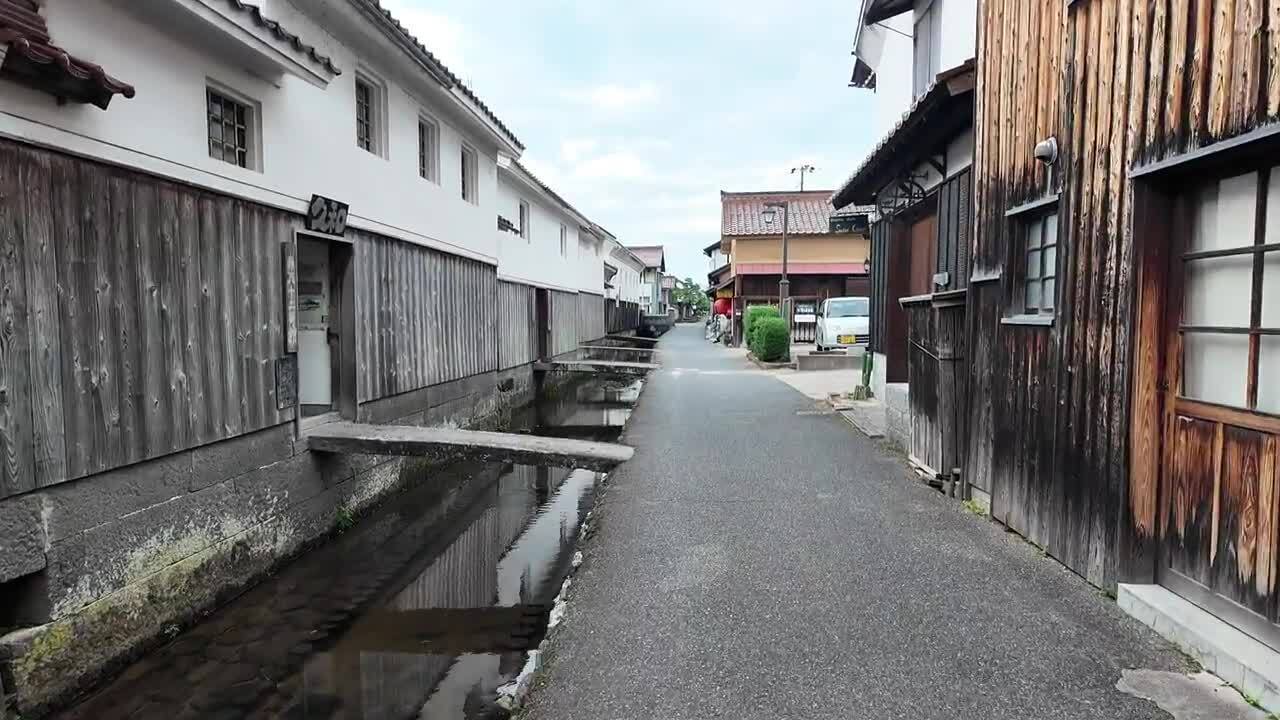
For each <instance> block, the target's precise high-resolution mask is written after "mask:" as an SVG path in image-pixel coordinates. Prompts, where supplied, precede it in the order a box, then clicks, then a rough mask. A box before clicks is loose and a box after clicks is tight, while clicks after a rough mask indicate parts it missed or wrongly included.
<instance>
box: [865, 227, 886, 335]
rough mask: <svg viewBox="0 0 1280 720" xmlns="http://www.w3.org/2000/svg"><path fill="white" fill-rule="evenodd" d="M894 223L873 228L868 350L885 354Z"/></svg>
mask: <svg viewBox="0 0 1280 720" xmlns="http://www.w3.org/2000/svg"><path fill="white" fill-rule="evenodd" d="M891 234H892V222H891V221H889V220H879V221H877V222H876V223H875V224H874V225H872V226H871V339H870V340H869V341H868V343H867V348H868V349H869V350H870V351H872V352H884V336H885V332H886V329H887V327H888V325H887V322H886V317H887V313H888V307H887V305H886V298H887V293H888V282H887V281H888V259H889V236H890V235H891Z"/></svg>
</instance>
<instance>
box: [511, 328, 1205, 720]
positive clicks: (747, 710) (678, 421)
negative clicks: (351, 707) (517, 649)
mask: <svg viewBox="0 0 1280 720" xmlns="http://www.w3.org/2000/svg"><path fill="white" fill-rule="evenodd" d="M660 347H661V349H662V350H663V364H664V368H663V370H662V371H660V372H657V373H655V374H653V375H652V376H651V378H650V382H649V384H648V386H647V387H646V388H645V390H644V393H643V395H642V396H641V400H640V404H639V407H638V408H637V410H636V412H635V414H634V415H633V417H632V419H631V421H630V424H629V427H628V430H627V433H626V436H625V437H624V442H627V443H628V444H631V445H634V446H636V448H637V452H636V455H635V457H634V458H633V459H632V460H631V461H630V462H628V463H626V464H625V465H623V466H622V467H621V468H619V469H618V470H617V471H616V472H615V473H614V474H613V476H612V478H611V480H610V482H609V485H608V487H607V489H606V490H605V492H604V493H603V496H602V499H601V502H600V505H599V507H598V509H597V511H596V522H597V523H598V529H597V531H596V533H595V534H594V536H593V537H592V538H591V540H590V541H589V542H588V544H587V545H586V547H585V555H586V562H585V564H584V565H583V567H582V569H581V570H580V571H579V573H578V575H577V577H576V579H575V581H574V587H573V589H572V591H571V594H570V603H569V609H568V615H567V617H566V620H565V622H564V624H563V625H561V626H560V627H559V628H557V629H556V631H555V632H554V633H553V635H552V640H551V643H550V650H549V653H548V663H547V666H546V668H545V670H544V675H543V677H542V678H541V679H540V681H539V684H538V689H536V690H535V692H534V693H533V695H532V697H531V698H530V704H529V706H528V709H527V715H526V717H529V718H534V719H535V720H578V719H582V720H587V719H590V720H615V719H616V720H623V719H629V718H637V719H639V718H644V719H645V720H650V719H654V718H659V719H664V720H677V719H683V718H688V719H690V720H693V719H698V720H703V719H705V718H831V717H847V718H911V719H912V720H918V719H921V718H946V719H947V720H956V719H957V718H973V719H975V720H978V719H981V720H988V719H990V718H1037V719H1038V718H1045V719H1046V720H1048V719H1053V720H1068V719H1076V718H1096V719H1098V720H1121V719H1129V718H1163V719H1167V718H1168V717H1169V716H1168V715H1166V714H1164V712H1163V711H1161V710H1159V709H1158V708H1157V707H1156V705H1154V704H1153V703H1151V702H1148V701H1146V700H1142V699H1138V698H1135V697H1132V696H1129V695H1126V694H1123V693H1121V692H1120V691H1118V690H1116V689H1115V683H1116V681H1117V680H1119V679H1120V676H1121V671H1122V670H1123V669H1126V668H1150V669H1154V670H1186V669H1187V661H1186V660H1185V659H1184V658H1183V657H1182V656H1181V655H1180V654H1179V653H1177V652H1176V651H1174V650H1173V649H1172V647H1171V646H1169V645H1168V644H1166V643H1165V642H1164V641H1163V640H1161V639H1159V638H1158V637H1157V636H1155V635H1154V634H1153V633H1151V632H1149V631H1148V630H1147V629H1146V628H1144V627H1142V626H1140V625H1138V624H1137V623H1135V622H1133V621H1132V620H1130V619H1129V618H1128V617H1127V616H1125V615H1123V614H1122V613H1121V612H1120V611H1119V610H1118V609H1117V608H1116V606H1115V604H1114V602H1112V601H1111V600H1109V599H1108V598H1107V597H1105V596H1104V595H1102V594H1100V593H1099V592H1098V591H1096V590H1095V589H1093V588H1091V587H1090V586H1089V585H1088V584H1086V583H1085V582H1084V581H1083V580H1081V579H1080V578H1079V577H1077V576H1076V575H1074V574H1072V573H1070V572H1069V571H1067V570H1065V569H1063V568H1062V567H1061V566H1060V565H1058V564H1057V563H1056V562H1054V561H1053V560H1051V559H1049V558H1047V557H1044V556H1042V555H1041V554H1040V553H1039V552H1038V551H1037V550H1036V549H1035V548H1034V547H1032V546H1030V545H1028V544H1026V543H1024V542H1023V541H1021V540H1020V539H1018V538H1017V537H1016V536H1014V535H1010V534H1007V533H1005V532H1003V531H1002V530H1001V528H1000V527H999V526H998V525H996V524H994V523H991V522H988V521H986V520H985V519H982V518H979V517H977V516H974V515H971V514H968V513H966V512H965V511H964V510H963V509H962V508H961V507H960V504H959V503H958V502H956V501H954V500H949V499H946V498H944V497H942V496H941V495H939V494H938V493H936V492H934V491H933V490H930V489H929V488H927V487H925V486H923V485H922V484H920V483H919V482H918V481H916V480H913V479H911V477H910V476H909V475H908V473H907V471H906V469H905V467H904V465H903V463H902V461H901V459H900V458H898V457H895V456H894V455H892V454H890V453H888V452H886V451H885V450H883V449H881V447H880V446H878V445H877V444H875V443H874V442H873V441H870V440H867V439H866V438H864V437H862V436H860V435H858V434H857V433H856V432H855V431H853V430H852V429H851V428H850V427H849V426H848V425H846V424H845V422H844V421H843V420H842V419H840V417H839V416H835V415H820V414H813V410H814V409H815V406H814V403H813V401H812V400H809V399H807V398H805V397H804V396H802V395H801V394H800V393H798V392H796V391H795V390H793V389H791V388H790V387H788V386H787V385H785V384H784V383H782V382H779V381H778V380H776V379H774V378H772V377H770V376H768V375H767V374H764V373H761V372H758V371H755V370H754V368H753V367H752V366H750V365H748V364H747V362H746V361H745V360H743V359H741V358H739V357H736V356H733V355H731V354H730V353H729V352H728V351H726V350H723V349H721V348H720V347H719V346H714V345H709V344H707V343H706V342H705V341H704V340H703V339H702V327H701V326H700V325H699V326H677V328H676V329H675V330H674V331H673V332H672V333H670V334H669V335H668V336H667V337H665V338H664V339H663V340H662V343H661V346H660ZM806 411H807V412H806Z"/></svg>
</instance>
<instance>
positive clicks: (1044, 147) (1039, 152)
mask: <svg viewBox="0 0 1280 720" xmlns="http://www.w3.org/2000/svg"><path fill="white" fill-rule="evenodd" d="M1032 154H1033V155H1034V157H1035V159H1036V160H1039V161H1040V162H1042V163H1044V164H1045V165H1052V164H1054V163H1056V162H1058V138H1056V137H1051V138H1049V139H1047V140H1041V141H1040V142H1038V143H1036V149H1035V152H1034V153H1032Z"/></svg>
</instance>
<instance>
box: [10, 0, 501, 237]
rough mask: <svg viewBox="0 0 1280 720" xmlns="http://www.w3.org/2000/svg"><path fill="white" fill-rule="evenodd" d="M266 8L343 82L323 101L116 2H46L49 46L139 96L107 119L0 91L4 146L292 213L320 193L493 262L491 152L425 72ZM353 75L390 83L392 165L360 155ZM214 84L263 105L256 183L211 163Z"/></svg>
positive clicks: (363, 220)
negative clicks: (465, 169)
mask: <svg viewBox="0 0 1280 720" xmlns="http://www.w3.org/2000/svg"><path fill="white" fill-rule="evenodd" d="M269 9H270V12H271V13H272V14H274V16H275V17H276V18H277V19H279V20H281V22H283V23H285V24H286V25H287V26H288V27H289V29H290V30H291V31H293V32H296V33H298V34H299V35H301V36H302V37H303V38H304V39H305V40H306V41H307V42H309V43H313V44H315V45H317V47H318V48H319V51H320V52H322V53H325V54H328V55H330V56H331V57H332V58H333V60H334V62H335V64H336V65H337V66H338V67H339V68H341V69H342V71H343V74H342V75H341V76H339V77H338V78H336V79H335V80H333V81H332V82H331V83H330V84H329V86H328V87H327V88H325V89H321V88H318V87H316V86H314V85H311V84H309V83H307V82H306V81H304V80H302V79H300V78H297V77H294V76H290V75H285V76H282V77H280V78H273V80H274V81H275V82H278V83H279V85H278V86H277V85H275V84H272V82H269V81H267V80H264V79H262V78H260V77H257V76H254V75H250V74H249V73H247V72H245V71H243V70H241V69H239V68H238V67H237V65H236V63H235V62H234V58H228V57H219V56H218V54H217V53H216V52H214V51H206V50H202V49H199V48H197V47H196V46H195V44H194V43H193V42H192V41H191V40H190V38H188V37H186V36H177V35H174V34H172V33H171V32H169V31H167V30H166V29H164V28H162V27H160V26H159V25H158V24H156V23H152V22H150V21H146V20H143V19H141V18H140V17H137V16H135V15H133V14H131V13H129V12H125V11H123V10H122V9H121V6H119V5H116V4H114V3H110V2H107V1H106V0H49V2H48V7H47V17H48V20H49V25H50V29H51V33H52V36H53V38H54V41H55V42H56V43H57V44H58V45H60V46H62V47H65V48H66V49H68V50H69V51H71V52H72V53H75V54H77V55H79V56H81V57H83V58H85V59H87V60H90V61H92V62H94V63H97V64H100V65H102V66H103V67H104V68H106V70H107V72H109V73H111V74H112V75H114V76H115V77H118V78H120V79H122V80H124V81H126V82H129V83H130V84H132V85H134V87H135V88H136V89H137V97H135V98H134V99H132V100H130V99H125V98H123V97H119V96H117V97H116V98H115V99H114V100H113V102H112V104H111V108H110V110H107V111H103V110H100V109H98V108H96V107H92V106H86V105H64V106H61V107H60V106H58V105H57V104H56V103H55V101H54V99H53V98H52V97H51V96H49V95H46V94H44V93H40V92H36V91H32V90H27V89H25V88H22V87H20V86H17V85H15V84H13V83H9V82H7V81H0V134H4V135H8V136H12V137H18V138H23V139H28V140H31V141H35V142H39V143H42V144H47V145H51V146H54V147H60V148H64V149H67V150H69V151H71V152H75V153H77V154H83V155H87V156H91V157H99V158H103V159H106V160H109V161H111V162H115V163H120V164H125V165H130V166H134V167H138V168H141V169H143V170H146V171H149V172H154V173H158V174H163V175H167V176H170V177H173V178H176V179H180V180H182V181H185V182H189V183H192V184H196V185H200V186H204V187H209V188H212V189H215V190H218V191H221V192H226V193H229V194H234V195H238V196H241V197H245V198H248V199H251V200H255V201H259V202H263V203H266V204H270V205H274V206H277V207H282V208H285V209H288V210H293V211H297V212H302V211H303V210H304V209H305V208H306V204H307V202H308V200H309V199H310V197H311V195H312V193H319V194H321V195H325V196H328V197H332V198H334V199H337V200H340V201H343V202H346V203H348V204H349V205H350V206H351V216H350V218H349V222H350V224H351V225H353V226H356V227H361V228H365V229H369V230H373V231H376V232H381V233H384V234H387V235H391V236H394V237H399V238H402V239H406V240H409V241H412V242H418V243H420V244H424V245H430V246H433V247H439V248H441V249H445V250H448V251H450V252H456V253H458V254H462V255H466V256H469V257H476V258H479V259H483V260H487V261H490V262H494V261H496V259H497V238H496V237H495V233H494V227H495V226H496V221H495V215H496V214H497V198H496V195H497V192H496V186H497V178H496V175H497V171H496V156H497V146H496V143H494V142H492V139H491V138H485V137H484V136H483V135H481V134H480V133H478V132H476V133H464V131H462V130H460V127H461V126H463V125H464V124H465V123H463V122H460V121H458V120H459V119H460V118H461V117H462V115H460V113H463V112H464V111H463V110H461V109H459V108H458V107H457V106H456V104H452V103H451V102H450V101H449V100H448V97H449V96H448V95H447V94H444V91H442V90H440V89H439V87H438V85H436V84H434V82H433V81H431V80H429V79H426V78H425V76H423V75H421V73H418V74H412V73H403V71H399V70H397V68H396V66H395V64H396V63H397V62H398V60H397V59H396V58H395V54H394V53H388V54H387V55H386V56H385V57H389V58H391V59H388V60H385V61H384V62H378V61H373V60H371V59H370V58H369V57H357V52H356V51H355V50H353V49H352V48H349V47H347V46H346V45H344V44H343V43H341V42H339V41H338V40H337V39H335V38H334V37H333V36H332V35H330V34H328V33H326V32H325V31H324V30H323V29H322V28H321V27H320V26H319V24H317V23H316V22H314V21H312V20H311V19H310V18H309V17H307V16H304V15H301V14H300V13H298V12H297V11H296V10H295V9H294V8H293V6H292V5H290V4H289V3H287V2H285V1H284V0H272V2H271V4H270V6H269ZM375 54H376V53H375ZM378 56H379V57H384V56H383V55H378ZM401 57H403V56H401ZM405 61H406V62H407V58H406V59H405ZM357 67H360V68H363V69H365V70H367V71H370V72H372V73H374V74H375V75H376V76H377V78H378V79H379V80H382V81H383V82H385V84H386V87H387V107H388V111H389V112H388V133H387V140H388V155H389V158H388V159H383V158H381V157H378V156H375V155H372V154H370V153H368V152H365V151H364V150H362V149H360V148H359V147H357V146H356V139H355V137H356V135H355V133H356V130H355V109H354V107H355V77H356V69H357ZM405 78H408V80H405ZM208 80H213V81H215V82H216V83H218V84H220V85H223V86H225V87H227V88H229V89H231V90H233V91H235V92H237V93H238V94H240V95H244V96H247V97H248V98H250V99H252V100H254V101H256V102H257V103H259V104H260V106H261V113H260V119H261V131H262V132H261V136H262V137H261V146H262V171H261V172H256V171H253V170H245V169H242V168H239V167H236V166H233V165H230V164H228V163H224V162H221V161H218V160H214V159H212V158H210V157H209V156H208V147H207V140H206V135H207V125H206V119H205V88H206V85H207V81H208ZM405 82H409V83H410V85H409V86H406V85H405V84H404V83H405ZM424 98H429V99H424ZM420 111H426V112H428V113H430V114H432V115H433V116H434V117H435V118H436V119H437V121H438V122H439V124H440V130H441V133H440V136H441V137H440V179H441V182H440V184H438V185H437V184H434V183H431V182H428V181H426V180H423V179H422V178H420V177H419V176H418V147H417V122H418V115H419V112H420ZM464 141H465V142H468V143H469V144H471V145H472V146H473V147H474V148H475V149H476V150H477V154H478V156H479V171H478V190H479V193H478V194H479V202H478V204H477V205H472V204H470V203H467V202H465V201H463V200H462V198H461V188H460V186H461V173H460V159H459V158H460V148H461V145H462V143H463V142H464Z"/></svg>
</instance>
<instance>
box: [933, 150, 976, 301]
mask: <svg viewBox="0 0 1280 720" xmlns="http://www.w3.org/2000/svg"><path fill="white" fill-rule="evenodd" d="M937 193H938V262H937V267H936V269H935V270H934V272H935V273H937V275H939V276H941V275H944V274H945V277H946V282H945V283H942V284H935V285H934V287H935V288H936V289H937V290H939V291H943V290H963V289H964V288H967V287H969V251H970V246H971V244H972V238H971V235H972V234H973V208H972V205H973V169H972V168H967V169H965V170H961V171H960V172H958V173H956V174H955V175H953V176H951V177H949V178H947V179H946V181H944V182H943V183H942V184H941V185H939V186H938V190H937Z"/></svg>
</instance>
